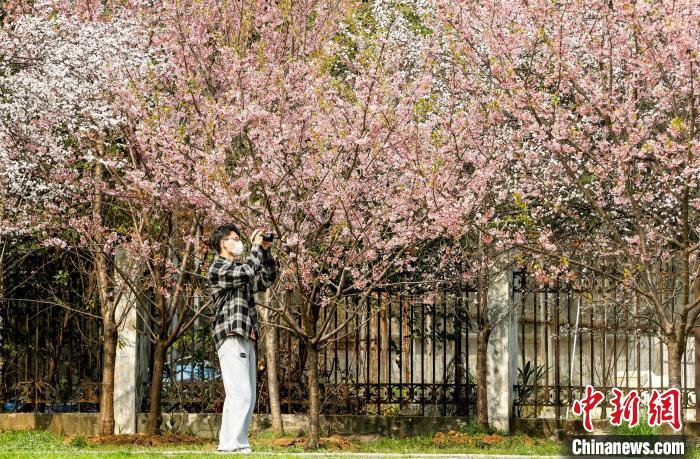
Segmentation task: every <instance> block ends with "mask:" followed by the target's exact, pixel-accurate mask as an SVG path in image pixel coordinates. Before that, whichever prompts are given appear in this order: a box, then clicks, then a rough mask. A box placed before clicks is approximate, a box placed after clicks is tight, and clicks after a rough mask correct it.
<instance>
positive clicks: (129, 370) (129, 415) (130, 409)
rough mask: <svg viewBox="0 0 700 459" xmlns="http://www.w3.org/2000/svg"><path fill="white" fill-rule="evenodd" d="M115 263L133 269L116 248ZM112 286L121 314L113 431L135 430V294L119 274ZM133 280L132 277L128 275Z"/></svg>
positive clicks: (137, 343)
mask: <svg viewBox="0 0 700 459" xmlns="http://www.w3.org/2000/svg"><path fill="white" fill-rule="evenodd" d="M116 263H117V264H118V265H119V266H120V267H121V269H122V271H123V272H124V273H132V272H134V271H135V270H134V267H133V266H129V264H130V263H129V259H128V257H127V256H126V254H125V253H124V252H123V251H118V253H117V255H116ZM115 275H116V276H117V279H116V282H115V284H116V286H117V289H116V290H117V291H118V292H120V296H119V302H118V303H117V307H116V318H117V320H119V318H120V317H122V316H123V315H125V317H124V320H123V322H122V323H121V325H120V327H119V337H118V342H117V355H116V359H115V365H114V367H115V368H114V433H115V434H133V433H136V414H137V412H138V408H139V407H140V405H141V397H140V394H141V377H140V370H141V369H140V366H139V360H140V359H139V353H140V352H139V351H140V347H141V346H140V344H141V343H140V341H141V340H142V339H143V337H142V335H141V334H140V333H139V320H138V314H137V298H136V295H134V293H133V292H132V291H131V290H130V289H129V287H128V286H127V285H126V284H125V283H124V282H123V280H122V279H121V277H120V276H119V274H115ZM132 279H133V277H132Z"/></svg>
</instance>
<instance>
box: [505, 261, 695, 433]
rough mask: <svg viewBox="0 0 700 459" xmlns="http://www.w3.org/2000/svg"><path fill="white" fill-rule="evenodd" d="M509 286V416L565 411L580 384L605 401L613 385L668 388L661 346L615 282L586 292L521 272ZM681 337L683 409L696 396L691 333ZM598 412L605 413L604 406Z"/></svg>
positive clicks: (643, 389) (551, 415)
mask: <svg viewBox="0 0 700 459" xmlns="http://www.w3.org/2000/svg"><path fill="white" fill-rule="evenodd" d="M512 288H513V290H512V299H513V306H514V308H515V312H516V313H517V314H518V315H519V321H518V323H519V325H518V326H519V330H518V335H519V338H518V347H519V354H520V355H519V356H518V381H517V384H516V386H515V394H514V399H515V400H514V415H515V416H516V417H546V418H556V419H562V418H566V417H567V416H572V414H571V413H569V410H568V409H567V407H570V406H571V404H572V403H573V401H574V400H576V399H581V398H582V397H583V395H584V393H585V387H586V385H591V386H593V387H595V388H596V389H597V390H599V391H601V392H604V393H605V394H606V400H608V401H609V400H610V399H611V397H612V388H613V387H617V388H619V389H620V390H622V391H623V392H628V391H630V390H637V391H638V392H639V393H640V394H644V393H645V392H648V391H650V390H651V389H662V388H667V387H668V379H669V378H668V349H667V346H666V345H665V344H664V343H663V342H662V341H661V339H660V338H659V337H658V336H657V334H656V329H655V326H654V324H653V323H652V322H650V321H648V320H640V319H639V315H638V314H635V311H634V308H635V307H638V305H636V306H635V304H634V303H633V302H632V303H630V302H629V301H628V299H627V298H621V297H620V296H619V295H621V293H620V292H619V289H615V288H613V287H610V286H606V285H605V283H604V282H601V283H600V284H598V285H596V288H595V289H594V290H587V291H578V290H575V289H573V288H572V287H571V286H570V285H568V284H566V283H558V284H556V285H554V286H542V285H538V284H537V283H536V282H535V281H534V280H533V279H532V278H529V277H527V276H526V275H525V274H524V273H515V275H514V281H513V285H512ZM687 344H688V345H687V347H686V352H685V354H684V355H683V361H682V366H681V370H682V376H681V381H682V385H683V387H682V389H681V394H682V407H683V409H686V410H688V409H690V408H694V407H695V403H696V394H695V346H694V344H695V343H694V340H693V339H689V340H688V343H687ZM607 408H608V410H609V406H608V407H607ZM597 413H598V415H600V416H601V417H605V416H606V408H605V407H603V408H602V409H600V410H598V411H597ZM693 416H694V412H693Z"/></svg>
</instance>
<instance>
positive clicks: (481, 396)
mask: <svg viewBox="0 0 700 459" xmlns="http://www.w3.org/2000/svg"><path fill="white" fill-rule="evenodd" d="M490 336H491V328H484V329H482V330H480V331H479V333H478V335H477V346H476V423H477V426H478V427H479V429H480V430H486V429H487V428H488V426H489V411H488V394H487V393H486V391H487V388H488V382H487V376H488V368H487V350H488V345H489V337H490Z"/></svg>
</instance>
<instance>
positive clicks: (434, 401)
mask: <svg viewBox="0 0 700 459" xmlns="http://www.w3.org/2000/svg"><path fill="white" fill-rule="evenodd" d="M475 299H476V298H475V293H474V292H473V291H470V290H468V289H452V290H446V289H440V290H436V291H433V292H430V294H421V295H418V294H407V293H392V292H375V293H373V294H372V295H371V296H370V297H369V298H368V299H367V301H366V302H364V303H363V304H357V303H356V300H355V299H354V298H352V297H350V298H347V299H345V300H344V303H343V304H342V305H341V306H340V307H339V308H337V310H336V311H335V312H334V316H333V317H332V318H331V326H334V327H335V328H337V325H338V324H342V323H344V321H345V320H346V319H348V318H350V319H351V320H350V322H349V323H348V324H347V325H346V326H345V327H343V329H341V330H340V331H339V332H338V333H337V335H336V337H335V339H334V340H332V341H331V342H329V343H328V344H327V345H325V346H324V347H323V348H322V350H321V354H320V357H319V358H320V375H321V380H322V382H321V393H322V403H323V408H322V409H323V412H325V413H335V414H417V415H426V414H429V415H443V416H444V415H462V416H468V415H470V414H472V413H473V412H474V407H475V403H476V387H475V384H474V382H473V381H474V377H473V376H474V371H475V368H476V361H475V351H476V339H475V336H474V334H473V331H472V322H473V320H474V317H475V306H474V303H475ZM323 314H326V312H325V311H324V313H323ZM326 318H327V317H326V316H325V315H324V316H323V319H326ZM208 327H209V324H208V323H207V322H205V321H204V320H202V321H200V322H198V324H197V326H195V327H194V328H193V330H192V331H191V332H190V333H189V334H188V335H187V336H186V337H184V338H183V339H182V340H181V341H180V342H178V343H176V345H175V346H174V347H173V349H172V350H171V352H170V355H169V358H168V365H167V368H168V371H170V372H171V375H166V383H165V385H164V391H165V393H164V396H163V403H164V406H163V408H164V410H165V411H166V412H167V411H178V410H185V411H205V412H206V411H214V412H215V411H219V410H220V408H221V405H222V403H223V388H222V384H221V381H220V376H219V371H218V359H217V357H216V354H215V352H214V350H213V345H212V344H211V338H210V337H209V329H208ZM270 332H273V333H277V335H278V343H279V345H278V362H277V364H278V373H279V381H280V384H279V390H280V396H281V405H282V410H283V412H287V413H297V412H304V411H305V410H306V403H307V394H308V388H307V387H308V386H307V382H306V379H305V376H304V367H305V363H306V350H305V348H304V345H303V343H302V342H301V341H300V340H299V339H298V338H296V337H295V336H293V335H292V334H291V333H290V332H288V331H286V330H281V329H278V330H275V331H270V330H268V331H266V333H270ZM260 341H261V342H264V339H262V338H261V340H260ZM258 357H259V361H260V362H261V364H260V367H259V369H260V371H259V372H258V376H259V378H258V394H259V396H258V405H257V411H258V412H267V411H268V410H269V401H268V390H267V383H266V373H265V371H262V370H264V366H263V365H264V360H263V359H262V356H260V355H259V356H258ZM147 404H148V402H147V400H144V405H143V407H142V408H143V409H146V408H147Z"/></svg>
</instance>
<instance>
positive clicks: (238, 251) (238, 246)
mask: <svg viewBox="0 0 700 459" xmlns="http://www.w3.org/2000/svg"><path fill="white" fill-rule="evenodd" d="M244 249H245V247H244V246H243V243H242V242H241V241H240V239H239V240H238V241H236V246H235V247H234V248H233V254H234V255H235V256H238V255H242V254H243V250H244Z"/></svg>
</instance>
